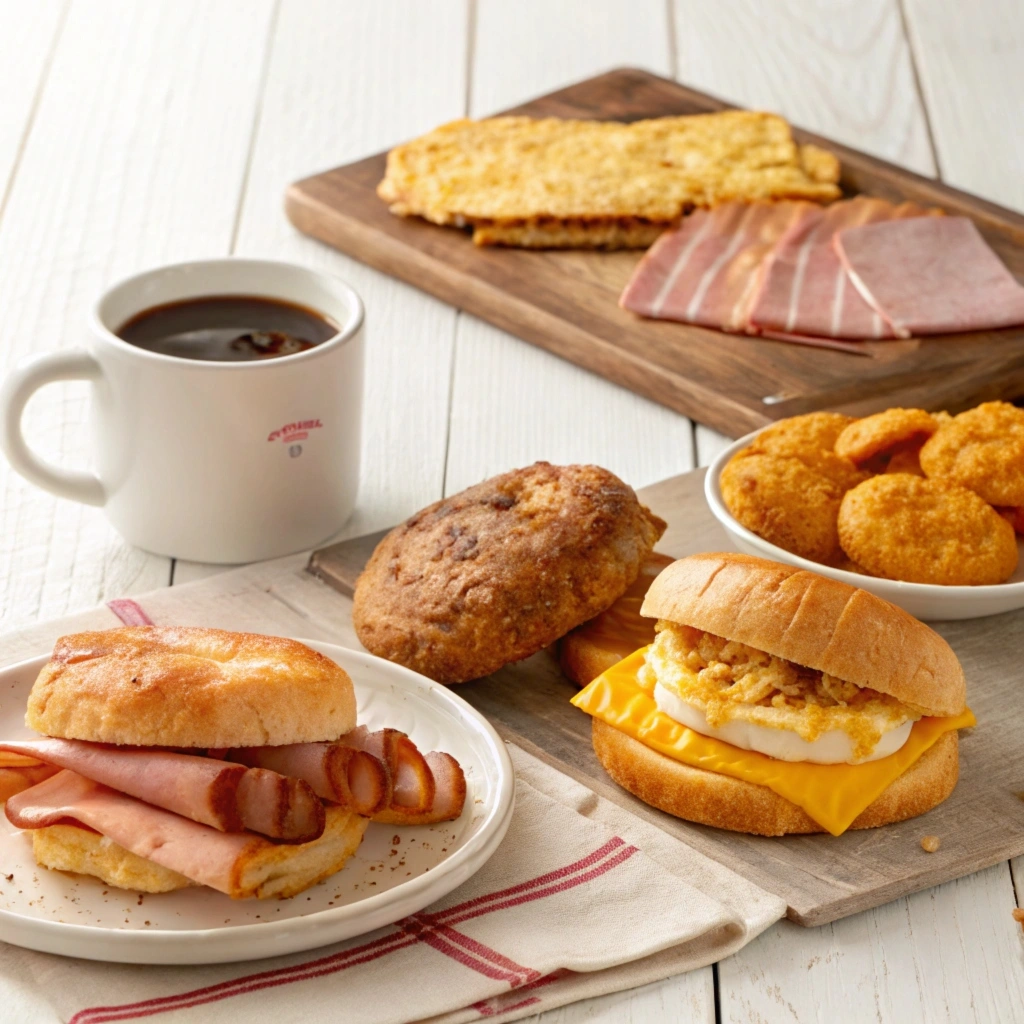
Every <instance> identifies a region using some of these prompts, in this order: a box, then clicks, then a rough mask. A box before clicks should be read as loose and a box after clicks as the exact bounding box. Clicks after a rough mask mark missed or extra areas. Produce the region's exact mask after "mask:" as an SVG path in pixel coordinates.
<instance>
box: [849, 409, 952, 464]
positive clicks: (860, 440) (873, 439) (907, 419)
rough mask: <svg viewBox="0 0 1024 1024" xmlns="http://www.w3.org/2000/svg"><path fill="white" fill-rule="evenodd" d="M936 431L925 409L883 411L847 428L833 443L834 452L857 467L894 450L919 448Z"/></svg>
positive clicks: (933, 422) (931, 418)
mask: <svg viewBox="0 0 1024 1024" xmlns="http://www.w3.org/2000/svg"><path fill="white" fill-rule="evenodd" d="M938 428H939V424H938V421H937V420H936V419H935V417H934V416H932V414H931V413H929V412H925V411H924V409H898V408H893V409H886V410H885V411H884V412H878V413H875V414H874V415H873V416H865V417H864V418H863V419H860V420H856V421H855V422H854V423H851V424H850V425H849V426H848V427H846V429H845V430H844V431H843V432H842V433H841V434H840V435H839V437H838V438H837V439H836V443H835V452H836V454H837V455H841V456H843V457H844V458H847V459H849V460H850V461H851V462H854V463H855V464H856V465H858V466H860V465H862V464H864V463H867V462H870V461H871V460H872V459H874V458H876V457H878V456H885V455H887V454H889V453H891V452H893V451H894V450H906V449H907V448H909V447H911V446H915V447H919V446H920V445H922V444H924V442H925V441H927V440H928V438H929V437H931V436H932V434H934V433H935V431H936V430H938Z"/></svg>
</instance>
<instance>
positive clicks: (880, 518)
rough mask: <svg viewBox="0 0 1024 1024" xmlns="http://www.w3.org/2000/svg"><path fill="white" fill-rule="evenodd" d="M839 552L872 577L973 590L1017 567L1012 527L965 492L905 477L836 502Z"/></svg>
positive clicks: (873, 483) (882, 480)
mask: <svg viewBox="0 0 1024 1024" xmlns="http://www.w3.org/2000/svg"><path fill="white" fill-rule="evenodd" d="M839 540H840V543H841V544H842V547H843V550H844V551H845V552H846V554H847V555H849V557H850V558H852V559H853V560H854V561H856V562H858V563H860V564H861V565H863V566H864V567H865V568H866V569H867V570H868V572H869V573H871V574H872V575H874V576H882V577H886V578H888V579H892V580H904V581H906V582H908V583H933V584H941V585H944V586H981V585H984V584H992V583H1002V582H1004V581H1005V580H1007V579H1008V578H1009V577H1010V576H1011V575H1012V574H1013V571H1014V569H1016V568H1017V541H1016V538H1015V536H1014V532H1013V527H1012V526H1011V525H1010V524H1009V523H1008V522H1007V521H1006V520H1005V519H1004V518H1003V517H1002V516H1000V515H999V514H998V513H997V512H996V511H995V510H994V509H993V508H992V507H991V506H990V505H987V504H986V503H985V502H984V501H983V500H982V499H981V498H979V497H978V495H977V494H975V493H974V492H973V491H970V490H968V489H967V488H966V487H961V486H960V485H959V484H954V483H947V482H945V481H941V480H926V479H922V478H921V477H916V476H911V475H910V474H909V473H890V474H887V475H885V476H875V477H872V478H871V479H870V480H866V481H865V482H864V483H862V484H860V485H859V486H857V487H855V488H854V489H853V490H851V491H847V493H846V494H845V495H844V496H843V500H842V504H841V505H840V508H839Z"/></svg>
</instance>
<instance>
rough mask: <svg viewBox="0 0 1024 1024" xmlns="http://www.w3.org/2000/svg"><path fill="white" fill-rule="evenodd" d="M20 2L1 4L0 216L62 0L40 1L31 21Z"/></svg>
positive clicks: (53, 41)
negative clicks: (21, 13) (2, 83)
mask: <svg viewBox="0 0 1024 1024" xmlns="http://www.w3.org/2000/svg"><path fill="white" fill-rule="evenodd" d="M23 7H24V4H22V3H21V2H20V0H2V2H0V25H2V26H4V31H2V32H0V67H2V68H3V69H4V87H3V102H2V103H0V215H2V212H3V206H4V202H3V200H4V199H5V198H6V196H7V190H8V185H9V184H10V181H11V176H12V174H13V172H14V168H15V166H16V165H17V162H18V158H19V156H20V154H21V151H22V147H23V145H24V142H25V139H26V137H27V136H28V133H29V130H30V129H31V125H32V112H33V110H34V108H35V105H36V103H37V101H38V99H39V93H40V91H41V89H42V84H43V81H44V80H45V78H46V72H47V71H48V70H49V64H50V58H51V56H52V54H53V49H54V46H55V45H56V42H57V35H58V33H59V31H60V26H61V22H62V21H63V17H64V13H65V10H66V8H67V0H41V2H40V3H37V4H34V5H33V11H32V17H31V18H26V17H23V16H19V15H20V10H19V9H20V8H23Z"/></svg>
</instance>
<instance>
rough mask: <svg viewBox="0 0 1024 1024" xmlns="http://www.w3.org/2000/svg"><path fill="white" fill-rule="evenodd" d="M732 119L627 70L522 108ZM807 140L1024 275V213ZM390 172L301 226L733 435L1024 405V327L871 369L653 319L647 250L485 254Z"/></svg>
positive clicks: (311, 188) (349, 185) (304, 216)
mask: <svg viewBox="0 0 1024 1024" xmlns="http://www.w3.org/2000/svg"><path fill="white" fill-rule="evenodd" d="M726 107H727V104H725V103H722V102H721V101H720V100H717V99H715V98H713V97H711V96H708V95H706V94H704V93H700V92H696V91H694V90H692V89H687V88H685V87H683V86H681V85H678V84H677V83H675V82H671V81H668V80H667V79H664V78H658V77H657V76H655V75H651V74H649V73H647V72H645V71H639V70H635V69H629V68H627V69H621V70H617V71H610V72H608V73H607V74H604V75H600V76H599V77H597V78H592V79H589V80H588V81H585V82H580V83H579V84H577V85H573V86H570V87H569V88H567V89H562V90H560V91H558V92H555V93H551V94H550V95H548V96H542V97H540V98H539V99H536V100H533V101H532V102H530V103H526V104H524V105H523V106H522V107H518V108H516V111H515V112H516V113H526V114H533V115H555V116H559V117H582V118H603V119H619V120H625V121H630V120H636V119H638V118H643V117H659V116H662V115H667V114H691V113H705V112H708V111H714V110H722V109H724V108H726ZM433 127H434V125H424V126H423V129H424V131H427V130H429V129H430V128H433ZM796 136H797V137H798V138H799V139H800V140H801V141H808V142H815V143H817V144H819V145H821V146H825V147H826V148H828V149H831V150H833V151H834V152H835V153H837V154H838V156H839V158H840V160H841V161H842V165H843V177H842V185H843V188H844V189H845V190H846V191H847V192H848V193H850V194H855V193H859V192H866V193H870V194H871V195H876V196H882V197H884V198H886V199H890V200H893V201H896V202H899V201H902V200H905V199H913V200H916V201H917V202H919V203H923V204H926V205H936V206H941V207H942V208H943V209H945V210H946V211H947V212H948V213H951V214H966V215H967V216H970V217H972V218H973V219H974V220H975V222H976V223H977V225H978V227H979V228H980V229H981V231H982V233H983V234H984V235H985V237H986V238H987V239H988V241H989V243H990V244H991V245H992V247H993V248H994V249H995V250H996V252H997V253H999V255H1000V256H1001V257H1002V259H1003V260H1004V262H1005V263H1006V264H1007V265H1008V266H1009V268H1010V269H1011V270H1012V271H1013V273H1014V274H1016V275H1017V277H1018V278H1021V279H1024V217H1022V216H1021V215H1019V214H1016V213H1013V212H1011V211H1010V210H1006V209H1003V208H1001V207H999V206H996V205H994V204H993V203H988V202H985V201H984V200H982V199H978V198H977V197H975V196H970V195H967V194H966V193H964V192H959V191H957V190H956V189H952V188H949V187H948V186H946V185H943V184H941V183H939V182H937V181H932V180H930V179H928V178H922V177H921V176H919V175H917V174H914V173H912V172H911V171H908V170H904V169H903V168H900V167H895V166H893V165H892V164H888V163H886V162H885V161H883V160H878V159H876V158H875V157H871V156H867V155H866V154H864V153H859V152H857V151H855V150H852V149H848V148H847V147H845V146H841V145H839V144H838V143H834V142H831V141H829V140H827V139H822V138H820V137H819V136H816V135H812V134H810V133H809V132H803V131H797V132H796ZM384 161H385V154H383V153H380V154H378V155H376V156H372V157H369V158H368V159H366V160H361V161H359V162H358V163H353V164H348V165H347V166H345V167H339V168H336V169H335V170H332V171H327V172H326V173H324V174H317V175H315V176H313V177H311V178H306V179H305V180H303V181H299V182H296V183H295V184H294V185H292V186H291V188H290V189H289V190H288V194H287V199H286V209H287V213H288V216H289V217H290V218H291V220H292V222H293V223H294V224H295V225H296V227H298V228H299V230H300V231H304V232H305V233H307V234H309V235H313V236H314V237H315V238H319V239H321V240H322V241H324V242H327V243H328V244H329V245H333V246H335V247H336V248H338V249H341V250H342V251H343V252H346V253H348V254H349V255H350V256H354V257H355V258H356V259H359V260H362V261H363V262H365V263H369V264H370V265H371V266H373V267H376V268H377V269H379V270H383V271H385V272H386V273H388V274H393V275H394V276H396V277H399V278H401V279H402V280H403V281H408V282H409V283H410V284H413V285H415V286H416V287H418V288H422V289H423V290H424V291H427V292H430V293H431V294H432V295H436V296H437V297H438V298H441V299H443V300H444V301H446V302H450V303H451V304H452V305H455V306H458V307H460V308H461V309H465V310H468V311H469V312H470V313H473V314H475V315H476V316H479V317H481V318H483V319H484V320H488V321H490V322H491V323H493V324H496V325H497V326H498V327H501V328H503V329H505V330H507V331H510V332H512V333H513V334H517V335H519V337H521V338H524V339H526V340H527V341H530V342H532V343H533V344H535V345H539V346H541V347H542V348H546V349H548V350H549V351H551V352H554V353H555V354H556V355H559V356H562V357H564V358H565V359H568V360H570V361H572V362H574V363H577V364H579V365H580V366H582V367H585V368H586V369H588V370H592V371H593V372H594V373H598V374H601V375H602V376H604V377H607V378H608V379H609V380H612V381H614V382H615V383H617V384H622V385H624V386H626V387H629V388H631V389H632V390H634V391H636V392H638V393H639V394H642V395H645V396H647V397H648V398H652V399H654V400H655V401H657V402H661V403H662V404H663V405H667V406H668V407H669V408H672V409H675V410H677V411H678V412H681V413H684V414H685V415H687V416H690V417H692V418H693V419H695V420H698V421H699V422H701V423H706V424H708V425H709V426H713V427H716V428H717V429H718V430H720V431H722V432H723V433H725V434H728V435H729V436H731V437H739V436H740V435H741V434H744V433H747V432H748V431H750V430H752V429H755V428H757V427H760V426H763V425H764V424H765V423H767V422H770V421H771V420H775V419H779V418H781V417H784V416H793V415H796V414H798V413H803V412H810V411H812V410H815V409H825V408H828V409H838V410H842V411H844V412H849V413H851V414H856V415H864V414H866V413H868V412H876V411H878V410H879V409H883V408H887V407H889V406H892V405H904V406H920V407H924V408H929V409H940V408H941V409H952V410H956V409H959V408H961V407H966V406H968V405H973V404H976V403H977V402H978V401H982V400H985V399H990V398H1013V397H1016V396H1018V395H1020V394H1024V328H1020V329H1018V328H1011V329H1007V330H1003V331H989V332H977V333H974V334H962V335H947V336H943V337H940V338H929V339H922V340H916V339H911V340H909V341H900V342H871V343H867V344H868V350H869V351H870V353H871V355H870V357H869V358H865V357H862V356H857V355H850V354H847V353H845V352H836V351H830V350H826V349H819V348H807V347H805V346H802V345H792V344H786V343H784V342H776V341H766V340H763V339H754V338H748V337H744V336H739V335H729V334H723V333H722V332H720V331H711V330H706V329H704V328H701V327H693V326H688V325H685V324H676V323H668V322H663V321H662V322H658V321H653V320H642V319H640V318H639V317H636V316H634V315H633V314H631V313H627V312H626V311H624V310H621V309H619V307H618V305H617V300H618V297H619V293H620V292H621V291H622V288H623V286H624V285H625V283H626V281H627V280H628V279H629V276H630V274H631V272H632V270H633V267H634V266H635V265H636V263H637V261H638V260H639V258H640V253H638V252H614V253H602V252H581V251H574V252H565V251H548V252H538V251H529V250H521V249H493V248H479V247H477V246H474V245H473V243H472V242H471V241H470V238H469V235H468V234H467V233H464V232H462V231H458V230H455V229H453V228H442V227H437V226H436V225H432V224H428V223H426V222H425V221H421V220H418V219H414V218H413V219H407V218H401V217H395V216H393V215H392V214H391V213H389V212H388V208H387V205H386V204H385V203H384V202H382V201H381V200H380V199H378V198H377V195H376V193H375V189H376V186H377V183H378V182H379V181H380V180H381V178H382V177H383V176H384ZM371 316H372V310H371Z"/></svg>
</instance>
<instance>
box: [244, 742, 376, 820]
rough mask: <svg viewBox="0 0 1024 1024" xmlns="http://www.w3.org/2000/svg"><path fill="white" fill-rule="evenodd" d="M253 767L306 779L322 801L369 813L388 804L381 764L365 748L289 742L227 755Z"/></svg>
mask: <svg viewBox="0 0 1024 1024" xmlns="http://www.w3.org/2000/svg"><path fill="white" fill-rule="evenodd" d="M227 757H228V759H229V760H231V761H237V762H239V763H240V764H245V765H249V766H250V767H253V768H269V769H271V770H272V771H275V772H278V773H280V774H281V775H287V776H289V777H290V778H296V779H302V780H303V781H305V782H307V783H308V784H309V785H310V786H311V787H312V789H313V791H314V792H315V793H316V794H317V796H320V797H323V799H324V800H330V801H331V802H332V803H336V804H340V805H341V806H342V807H351V808H352V810H354V811H355V812H356V813H357V814H362V815H364V816H369V815H371V814H375V813H376V812H377V811H380V810H382V809H383V808H384V807H386V806H387V803H388V793H389V783H388V772H387V769H386V768H385V766H384V764H383V763H382V762H381V761H379V760H378V759H377V758H376V757H374V756H373V755H372V754H369V753H367V752H366V751H365V750H357V749H356V748H355V747H350V746H347V745H345V744H343V743H292V744H288V745H287V746H280V747H245V748H243V749H240V750H232V751H230V752H229V753H228V755H227Z"/></svg>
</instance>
